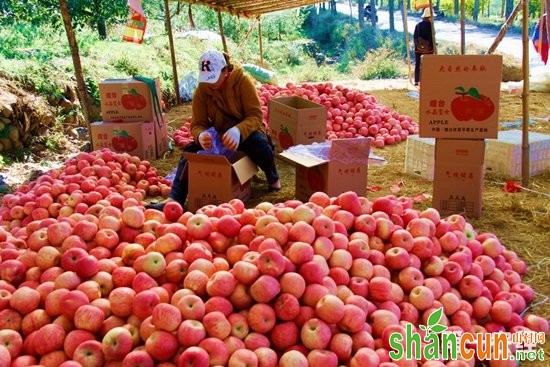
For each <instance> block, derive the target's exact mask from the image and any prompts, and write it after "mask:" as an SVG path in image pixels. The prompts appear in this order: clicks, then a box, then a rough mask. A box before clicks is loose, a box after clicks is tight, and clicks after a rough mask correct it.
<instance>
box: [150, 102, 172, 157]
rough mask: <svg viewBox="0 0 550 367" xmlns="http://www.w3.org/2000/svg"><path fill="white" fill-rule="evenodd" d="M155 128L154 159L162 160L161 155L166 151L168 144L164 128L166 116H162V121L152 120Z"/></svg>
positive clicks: (165, 128)
mask: <svg viewBox="0 0 550 367" xmlns="http://www.w3.org/2000/svg"><path fill="white" fill-rule="evenodd" d="M153 124H154V126H155V145H156V152H155V153H156V157H157V159H159V158H162V156H163V154H164V153H165V152H166V151H167V150H168V143H169V141H170V139H169V137H168V129H167V127H166V114H165V113H163V114H162V120H157V119H154V120H153Z"/></svg>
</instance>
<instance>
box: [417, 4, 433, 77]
mask: <svg viewBox="0 0 550 367" xmlns="http://www.w3.org/2000/svg"><path fill="white" fill-rule="evenodd" d="M413 39H414V85H418V83H419V82H420V61H421V57H422V55H425V54H433V53H434V45H433V35H432V12H431V11H430V8H425V9H424V12H423V13H422V20H421V21H420V22H418V23H417V24H416V26H415V27H414V35H413Z"/></svg>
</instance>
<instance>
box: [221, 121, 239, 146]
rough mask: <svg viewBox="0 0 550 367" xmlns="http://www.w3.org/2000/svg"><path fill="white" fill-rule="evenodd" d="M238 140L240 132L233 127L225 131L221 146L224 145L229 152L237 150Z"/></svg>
mask: <svg viewBox="0 0 550 367" xmlns="http://www.w3.org/2000/svg"><path fill="white" fill-rule="evenodd" d="M240 140H241V131H240V130H239V128H238V127H237V126H233V127H232V128H231V129H229V130H227V131H226V132H225V134H223V136H222V142H223V145H225V147H226V148H227V149H231V150H237V148H238V147H239V142H240Z"/></svg>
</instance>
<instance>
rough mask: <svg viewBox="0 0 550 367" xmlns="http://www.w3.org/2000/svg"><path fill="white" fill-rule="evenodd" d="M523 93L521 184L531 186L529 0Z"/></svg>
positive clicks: (526, 3)
mask: <svg viewBox="0 0 550 367" xmlns="http://www.w3.org/2000/svg"><path fill="white" fill-rule="evenodd" d="M522 43H523V55H522V56H523V59H522V65H523V94H522V96H521V101H522V112H523V126H522V145H521V153H522V156H521V157H522V159H521V175H522V180H521V184H522V186H524V187H528V186H529V179H530V173H529V166H530V159H529V1H528V0H525V1H523V30H522Z"/></svg>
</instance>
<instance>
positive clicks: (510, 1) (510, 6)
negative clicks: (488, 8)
mask: <svg viewBox="0 0 550 367" xmlns="http://www.w3.org/2000/svg"><path fill="white" fill-rule="evenodd" d="M505 4H506V8H505V10H504V17H506V18H508V17H509V16H510V14H512V12H513V11H514V0H506V3H505Z"/></svg>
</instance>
